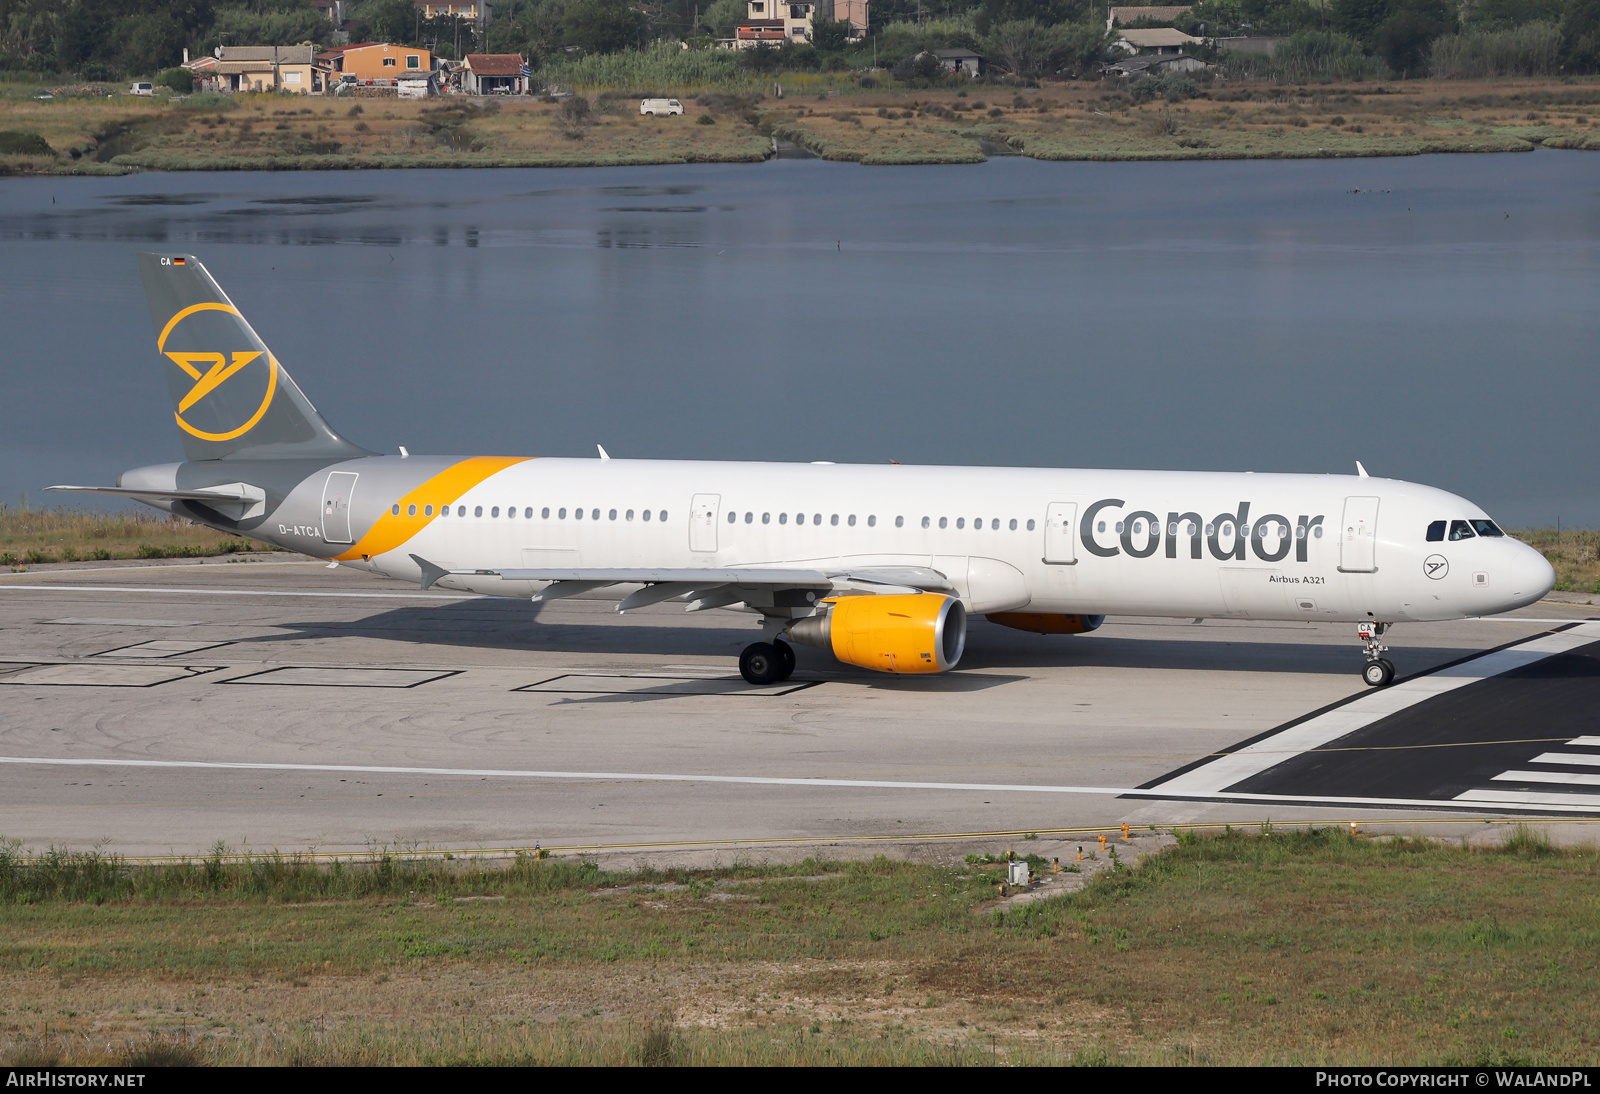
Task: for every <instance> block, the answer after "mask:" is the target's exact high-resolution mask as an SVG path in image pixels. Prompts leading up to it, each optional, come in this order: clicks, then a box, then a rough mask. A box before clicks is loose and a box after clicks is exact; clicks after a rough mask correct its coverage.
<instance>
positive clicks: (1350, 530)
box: [1339, 498, 1378, 574]
mask: <svg viewBox="0 0 1600 1094" xmlns="http://www.w3.org/2000/svg"><path fill="white" fill-rule="evenodd" d="M1377 546H1378V499H1377V498H1345V499H1344V520H1343V521H1342V522H1340V525H1339V572H1340V573H1342V574H1370V573H1373V572H1375V571H1376V570H1377V569H1378V555H1377Z"/></svg>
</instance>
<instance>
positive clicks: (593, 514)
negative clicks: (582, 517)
mask: <svg viewBox="0 0 1600 1094" xmlns="http://www.w3.org/2000/svg"><path fill="white" fill-rule="evenodd" d="M589 519H590V520H599V519H600V510H598V509H592V510H590V512H589Z"/></svg>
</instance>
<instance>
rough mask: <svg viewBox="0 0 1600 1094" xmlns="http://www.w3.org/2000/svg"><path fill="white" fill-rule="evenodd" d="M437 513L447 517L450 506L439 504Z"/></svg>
mask: <svg viewBox="0 0 1600 1094" xmlns="http://www.w3.org/2000/svg"><path fill="white" fill-rule="evenodd" d="M439 515H440V516H441V517H448V516H449V515H450V507H449V506H448V505H444V506H440V507H439Z"/></svg>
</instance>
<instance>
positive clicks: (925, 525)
mask: <svg viewBox="0 0 1600 1094" xmlns="http://www.w3.org/2000/svg"><path fill="white" fill-rule="evenodd" d="M928 523H929V522H928V518H927V517H923V518H922V526H923V527H924V528H926V527H927V526H928Z"/></svg>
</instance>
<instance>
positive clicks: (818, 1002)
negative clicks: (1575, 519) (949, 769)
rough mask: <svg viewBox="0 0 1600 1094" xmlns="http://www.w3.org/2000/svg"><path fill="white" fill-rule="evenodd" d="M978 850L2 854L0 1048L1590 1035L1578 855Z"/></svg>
mask: <svg viewBox="0 0 1600 1094" xmlns="http://www.w3.org/2000/svg"><path fill="white" fill-rule="evenodd" d="M999 869H1000V867H999V866H985V865H982V864H979V863H975V862H969V863H968V864H966V865H955V866H947V867H939V866H924V865H912V864H907V863H901V862H892V861H888V860H885V859H877V860H875V861H872V862H865V863H824V862H814V861H810V860H808V861H806V862H804V863H800V864H797V865H794V866H790V867H777V866H761V867H756V866H746V867H740V866H732V867H728V868H724V869H720V870H705V871H691V870H678V871H666V872H647V873H639V874H630V875H621V874H613V873H606V872H604V871H601V870H599V869H598V868H596V867H595V866H594V865H592V864H587V863H582V862H578V861H573V860H554V861H538V860H534V859H532V858H524V859H519V860H518V861H516V862H515V863H513V864H512V865H510V866H508V867H505V868H496V867H494V866H491V865H487V864H477V863H471V862H461V861H459V860H457V861H455V862H419V861H416V860H404V859H389V858H386V857H382V856H378V857H375V858H374V859H373V860H372V861H369V862H364V863H359V864H356V863H351V864H344V865H342V866H341V867H340V868H338V869H336V870H330V869H328V868H326V867H323V868H318V867H314V866H310V865H306V864H296V863H292V862H284V861H278V860H271V859H256V860H254V861H252V862H250V863H247V864H244V865H239V864H230V863H229V862H228V861H226V860H224V859H221V858H217V859H213V860H209V861H205V862H195V863H191V864H187V865H185V866H182V867H171V866H167V867H130V866H127V865H124V864H119V863H116V862H115V861H107V860H103V859H98V860H97V859H95V858H93V857H92V856H76V857H74V856H67V855H60V854H58V855H54V856H49V857H46V858H44V859H35V860H29V859H27V858H25V857H22V856H20V855H19V854H18V853H17V852H16V851H15V849H13V850H12V852H11V853H10V854H8V855H4V856H0V985H3V991H0V1062H3V1063H6V1064H12V1065H17V1064H25V1063H33V1064H39V1063H45V1062H49V1061H64V1062H81V1063H89V1062H105V1061H118V1060H121V1061H135V1062H137V1061H141V1060H144V1061H151V1060H161V1059H167V1060H172V1061H175V1062H181V1061H189V1062H196V1063H428V1064H452V1063H579V1062H583V1063H674V1062H677V1063H711V1064H735V1063H806V1064H824V1063H1000V1064H1006V1063H1051V1062H1061V1063H1068V1062H1076V1063H1108V1062H1109V1063H1116V1062H1128V1063H1136V1062H1139V1063H1186V1064H1193V1063H1230V1064H1266V1063H1288V1064H1312V1063H1329V1064H1333V1063H1339V1064H1357V1063H1367V1064H1378V1063H1383V1064H1423V1063H1511V1062H1530V1063H1550V1064H1556V1063H1560V1064H1569V1065H1570V1064H1580V1063H1581V1064H1588V1065H1593V1064H1594V1063H1595V1062H1596V1061H1597V1060H1600V1018H1597V1017H1596V1015H1595V1013H1594V1009H1593V1006H1592V1001H1593V999H1594V997H1595V992H1596V990H1597V989H1600V958H1597V956H1596V954H1597V948H1596V943H1597V941H1600V910H1597V907H1596V904H1595V902H1594V900H1593V892H1594V887H1595V883H1596V881H1597V880H1600V855H1597V854H1596V853H1595V850H1594V849H1593V848H1592V847H1591V848H1579V849H1569V850H1557V849H1554V848H1552V847H1551V846H1550V845H1549V843H1548V842H1547V841H1546V840H1545V839H1544V838H1543V836H1542V835H1541V834H1540V833H1538V832H1536V831H1529V830H1523V831H1521V832H1519V833H1517V834H1515V835H1514V836H1513V837H1512V838H1511V839H1510V840H1509V841H1508V843H1507V845H1506V846H1504V847H1501V848H1494V849H1467V848H1465V847H1462V846H1457V845H1453V844H1440V843H1429V842H1423V841H1418V840H1405V839H1396V840H1388V839H1372V840H1368V839H1362V838H1352V837H1351V836H1350V835H1349V834H1348V833H1346V832H1343V831H1339V830H1324V831H1320V832H1314V833H1304V832H1297V833H1281V832H1280V833H1261V834H1250V835H1246V834H1242V833H1238V832H1234V833H1229V834H1226V835H1221V836H1216V837H1209V838H1208V837H1186V838H1183V839H1181V840H1180V842H1179V845H1178V846H1177V847H1175V848H1173V849H1170V850H1169V851H1167V852H1165V853H1163V854H1161V855H1158V856H1156V857H1153V858H1147V859H1145V860H1144V861H1143V864H1142V865H1141V866H1140V867H1139V868H1138V869H1137V870H1135V871H1130V870H1126V869H1116V870H1112V871H1110V872H1108V873H1105V874H1102V875H1101V876H1100V878H1099V879H1098V880H1096V881H1094V882H1092V883H1091V884H1090V885H1089V886H1088V887H1086V888H1085V889H1083V890H1081V891H1080V892H1077V893H1075V894H1070V895H1066V896H1063V897H1059V898H1056V899H1053V900H1050V901H1045V902H1041V903H1035V904H1032V905H1026V906H1021V907H1016V908H1010V909H1005V910H1000V909H997V908H996V907H995V901H996V899H997V897H996V894H995V880H996V871H998V870H999Z"/></svg>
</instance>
